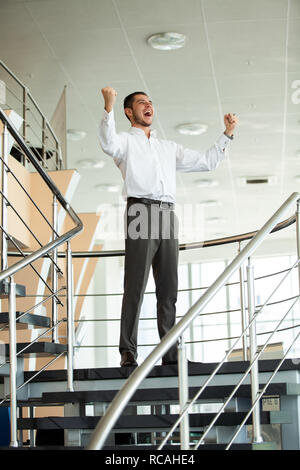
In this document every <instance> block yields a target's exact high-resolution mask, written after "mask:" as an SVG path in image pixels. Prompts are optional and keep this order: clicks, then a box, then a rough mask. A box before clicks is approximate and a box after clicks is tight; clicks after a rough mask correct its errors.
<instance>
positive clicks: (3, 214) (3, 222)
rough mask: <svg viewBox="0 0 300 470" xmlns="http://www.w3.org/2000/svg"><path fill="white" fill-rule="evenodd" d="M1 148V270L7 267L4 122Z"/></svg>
mask: <svg viewBox="0 0 300 470" xmlns="http://www.w3.org/2000/svg"><path fill="white" fill-rule="evenodd" d="M2 143H3V145H2V149H3V163H2V178H1V186H2V193H3V196H4V197H2V206H1V226H2V229H3V230H2V235H1V271H3V270H4V269H6V268H7V238H6V233H5V232H7V202H6V199H5V198H6V197H7V167H6V165H7V164H8V130H7V125H6V123H4V129H3V141H2Z"/></svg>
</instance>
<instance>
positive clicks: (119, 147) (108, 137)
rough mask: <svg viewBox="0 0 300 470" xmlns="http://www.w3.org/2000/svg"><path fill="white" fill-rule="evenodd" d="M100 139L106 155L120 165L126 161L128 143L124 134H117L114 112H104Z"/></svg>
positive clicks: (99, 130)
mask: <svg viewBox="0 0 300 470" xmlns="http://www.w3.org/2000/svg"><path fill="white" fill-rule="evenodd" d="M98 138H99V141H100V145H101V148H102V150H103V152H104V153H106V154H107V155H109V156H111V157H113V159H114V160H115V163H116V164H117V165H119V164H120V163H121V161H122V160H124V159H125V155H126V152H125V149H126V142H125V139H124V138H123V137H122V134H117V132H116V124H115V118H114V111H113V110H112V111H111V112H110V113H108V112H107V111H106V110H104V115H103V118H102V120H101V122H100V126H99V129H98Z"/></svg>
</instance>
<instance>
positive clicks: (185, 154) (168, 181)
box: [98, 110, 231, 203]
mask: <svg viewBox="0 0 300 470" xmlns="http://www.w3.org/2000/svg"><path fill="white" fill-rule="evenodd" d="M98 136H99V140H100V145H101V147H102V150H103V151H104V152H105V153H106V154H108V155H110V156H111V157H112V158H113V159H114V162H115V164H116V165H117V166H118V168H119V169H120V171H121V173H122V177H123V180H124V187H123V196H124V198H125V199H127V197H136V198H139V197H145V198H150V199H156V200H160V201H167V202H173V203H175V199H176V196H175V193H176V171H177V170H178V171H183V172H194V171H210V170H214V169H215V168H216V167H217V166H218V164H219V163H220V162H221V161H222V160H223V159H224V158H225V149H226V147H227V146H228V144H229V143H230V142H231V139H230V138H229V137H227V136H226V135H225V134H222V135H221V136H220V137H219V139H218V140H217V141H216V142H215V144H214V145H213V146H212V147H211V148H209V149H208V150H206V151H205V152H198V151H196V150H191V149H187V148H184V147H183V146H182V145H179V144H177V143H175V142H172V141H169V140H162V139H158V138H157V136H156V131H154V130H153V131H151V134H150V137H149V138H148V137H147V136H146V134H145V132H144V131H143V130H142V129H139V128H137V127H131V128H130V130H129V131H128V132H121V133H117V132H116V126H115V119H114V112H113V111H111V112H110V113H108V112H107V111H105V110H104V116H103V119H102V121H101V123H100V127H99V134H98Z"/></svg>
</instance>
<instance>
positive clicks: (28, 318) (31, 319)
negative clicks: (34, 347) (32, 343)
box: [0, 312, 50, 328]
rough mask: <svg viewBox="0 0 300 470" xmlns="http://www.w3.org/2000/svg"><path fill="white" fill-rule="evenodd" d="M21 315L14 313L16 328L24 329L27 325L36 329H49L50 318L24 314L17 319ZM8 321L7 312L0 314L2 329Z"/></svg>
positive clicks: (21, 313)
mask: <svg viewBox="0 0 300 470" xmlns="http://www.w3.org/2000/svg"><path fill="white" fill-rule="evenodd" d="M21 315H23V312H16V319H17V328H19V327H23V328H26V327H28V326H29V325H32V326H37V327H45V328H49V327H50V318H49V317H45V316H43V315H37V314H34V313H26V314H25V315H24V316H23V317H22V318H20V319H19V318H18V317H20V316H21ZM8 321H9V313H8V312H0V327H3V326H4V325H5V324H8Z"/></svg>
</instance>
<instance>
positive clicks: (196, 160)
mask: <svg viewBox="0 0 300 470" xmlns="http://www.w3.org/2000/svg"><path fill="white" fill-rule="evenodd" d="M237 122H238V119H237V117H236V116H235V114H225V116H224V124H225V131H224V133H223V134H222V135H221V136H220V137H219V139H217V140H216V142H215V143H214V145H212V146H211V147H210V148H209V149H208V150H206V151H204V152H199V151H196V150H191V149H188V148H184V147H183V146H182V145H178V146H177V155H176V167H177V170H179V171H183V172H194V171H210V170H214V169H215V168H217V166H218V165H219V163H220V162H221V161H222V160H223V159H224V158H225V150H226V148H227V147H228V146H229V144H230V142H231V140H232V139H233V132H234V129H235V127H236V125H237Z"/></svg>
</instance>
